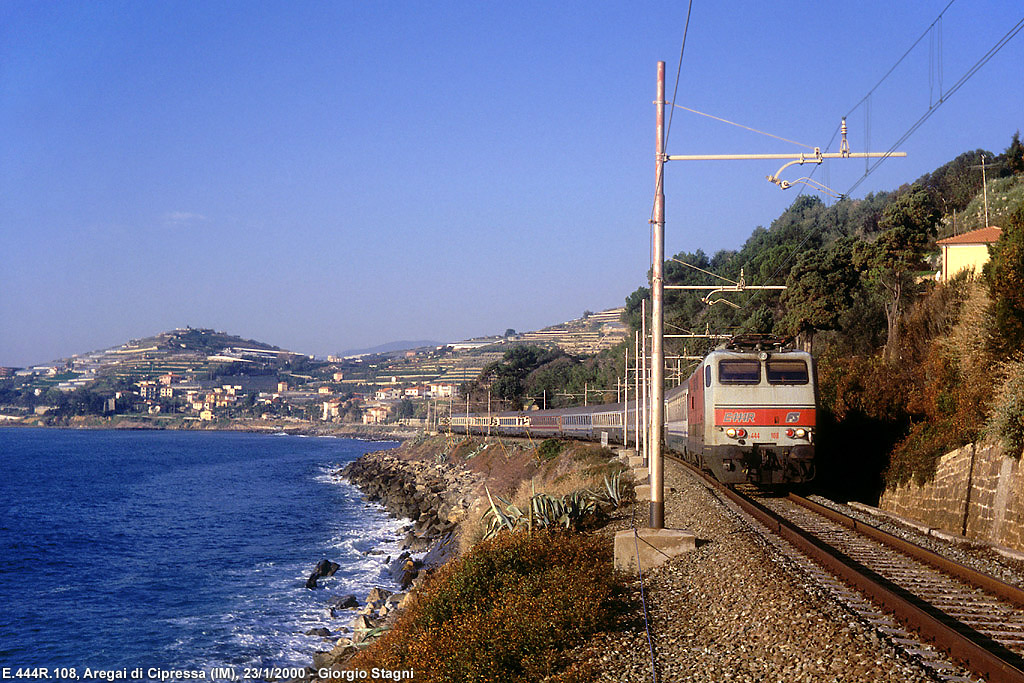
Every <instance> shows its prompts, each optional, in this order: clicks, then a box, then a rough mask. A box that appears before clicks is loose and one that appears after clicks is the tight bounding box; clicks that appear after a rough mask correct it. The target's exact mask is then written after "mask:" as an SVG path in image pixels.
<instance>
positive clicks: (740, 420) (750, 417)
mask: <svg viewBox="0 0 1024 683" xmlns="http://www.w3.org/2000/svg"><path fill="white" fill-rule="evenodd" d="M755 418H756V413H725V414H724V415H723V416H722V422H724V423H725V424H750V423H752V422H753V421H754V420H755Z"/></svg>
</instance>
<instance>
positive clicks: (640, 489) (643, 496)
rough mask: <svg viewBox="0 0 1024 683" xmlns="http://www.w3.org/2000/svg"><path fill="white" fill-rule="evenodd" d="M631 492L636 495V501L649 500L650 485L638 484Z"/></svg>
mask: <svg viewBox="0 0 1024 683" xmlns="http://www.w3.org/2000/svg"><path fill="white" fill-rule="evenodd" d="M633 491H634V492H635V493H636V499H637V500H650V499H651V485H650V484H640V485H639V486H637V487H635V488H634V489H633Z"/></svg>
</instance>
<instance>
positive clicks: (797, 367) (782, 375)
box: [765, 359, 808, 384]
mask: <svg viewBox="0 0 1024 683" xmlns="http://www.w3.org/2000/svg"><path fill="white" fill-rule="evenodd" d="M765 370H766V374H767V375H768V382H769V383H770V384H807V382H808V377H807V363H805V362H804V361H802V360H792V359H787V360H777V359H772V360H769V361H768V362H767V363H765Z"/></svg>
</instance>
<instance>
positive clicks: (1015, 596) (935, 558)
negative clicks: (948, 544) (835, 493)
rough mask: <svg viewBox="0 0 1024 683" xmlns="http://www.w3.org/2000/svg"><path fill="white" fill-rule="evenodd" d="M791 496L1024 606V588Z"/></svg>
mask: <svg viewBox="0 0 1024 683" xmlns="http://www.w3.org/2000/svg"><path fill="white" fill-rule="evenodd" d="M789 499H790V500H791V501H793V502H794V503H796V504H797V505H800V506H803V507H805V508H807V509H808V510H811V511H813V512H816V513H818V514H819V515H821V516H822V517H827V518H828V519H830V520H832V521H833V522H835V523H836V524H841V525H842V526H845V527H846V528H848V529H852V530H854V531H856V532H857V533H860V534H863V535H865V536H867V537H869V538H871V539H873V540H875V541H878V542H879V543H883V544H885V545H888V546H890V547H892V548H895V549H896V550H898V551H900V552H901V553H904V554H906V555H910V556H911V557H913V558H914V559H916V560H920V561H921V562H924V563H925V564H930V565H931V566H933V567H935V568H936V569H938V570H940V571H943V572H945V573H947V574H949V575H951V576H955V577H956V578H958V579H962V580H964V581H966V582H967V583H969V584H972V585H974V586H977V587H978V588H983V589H985V590H987V591H988V592H990V593H993V594H995V595H998V596H999V597H1001V598H1002V599H1003V600H1006V601H1008V602H1012V603H1013V604H1015V605H1017V606H1018V607H1024V590H1021V589H1020V588H1017V587H1016V586H1012V585H1010V584H1008V583H1004V582H1002V581H1000V580H999V579H997V578H995V577H994V576H990V575H989V574H984V573H982V572H979V571H977V570H975V569H971V568H970V567H967V566H965V565H963V564H960V563H959V562H954V561H953V560H950V559H948V558H945V557H943V556H942V555H938V554H936V553H933V552H932V551H931V550H928V549H927V548H922V547H921V546H919V545H917V544H916V543H911V542H910V541H907V540H905V539H902V538H900V537H898V536H893V535H892V534H890V533H887V532H885V531H882V530H881V529H879V528H878V527H874V526H871V525H870V524H866V523H864V522H861V521H860V520H857V519H854V518H853V517H849V516H847V515H844V514H843V513H841V512H837V511H835V510H833V509H831V508H828V507H825V506H824V505H820V504H818V503H815V502H814V501H812V500H808V499H806V498H804V497H802V496H798V495H796V494H795V493H790V494H789Z"/></svg>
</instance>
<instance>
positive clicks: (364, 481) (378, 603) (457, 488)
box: [296, 450, 483, 681]
mask: <svg viewBox="0 0 1024 683" xmlns="http://www.w3.org/2000/svg"><path fill="white" fill-rule="evenodd" d="M400 452H401V451H399V450H386V451H375V452H372V453H367V454H365V455H363V456H362V457H360V458H359V459H357V460H354V461H353V462H351V463H349V464H348V465H346V466H345V467H344V468H341V469H339V470H337V471H336V472H334V473H333V474H334V475H335V476H337V477H340V478H343V479H345V480H347V481H348V482H350V483H351V484H353V485H354V486H356V487H358V488H359V489H360V490H361V491H362V492H363V493H364V495H365V497H366V499H367V500H368V501H372V502H377V503H380V504H381V505H382V506H383V507H384V508H385V509H386V510H387V511H388V513H390V514H391V515H394V516H395V517H398V518H405V519H410V520H413V522H412V523H411V524H408V525H406V526H405V527H404V528H403V531H404V533H405V538H404V539H403V541H402V549H401V552H400V554H399V555H398V556H397V557H394V558H392V557H388V558H387V560H386V561H385V564H387V566H388V570H387V571H388V575H389V576H390V577H391V578H392V579H393V580H394V582H395V583H396V584H397V585H398V586H400V588H401V590H400V591H396V592H393V591H391V590H389V589H386V588H384V587H375V588H373V589H371V590H370V592H369V593H368V594H367V595H366V596H365V598H364V599H363V600H362V601H361V602H360V601H359V599H358V598H357V597H356V596H354V595H343V596H335V597H333V598H331V599H330V600H329V601H328V603H327V605H326V608H327V610H328V612H329V613H330V614H331V616H332V617H335V616H341V614H340V613H342V612H345V611H349V610H353V609H355V610H356V613H355V617H354V618H353V619H352V621H351V622H350V624H349V628H350V629H351V631H352V635H351V637H342V638H338V639H336V640H335V641H334V646H333V647H332V648H331V649H330V650H320V651H317V652H315V653H314V655H313V664H312V667H311V668H310V669H308V673H309V674H310V675H309V676H307V677H305V678H303V679H296V680H305V681H308V680H311V678H312V679H313V680H315V679H316V678H317V674H318V672H321V671H323V670H325V669H332V668H335V667H339V666H341V665H342V664H343V663H344V662H346V661H347V660H348V659H349V658H351V657H352V655H354V654H355V653H356V652H357V651H358V647H359V645H360V644H362V643H363V642H364V641H365V640H368V639H370V638H373V637H374V636H375V635H376V634H378V633H380V632H381V630H382V629H384V628H386V627H387V626H389V625H390V624H391V623H392V622H393V621H394V619H395V618H396V617H397V614H398V612H399V611H400V610H401V609H402V608H403V607H404V606H405V605H406V604H408V602H409V601H410V600H411V599H412V597H413V596H414V595H415V592H416V590H417V589H418V588H419V586H420V585H421V584H422V583H423V581H424V580H425V578H426V576H427V574H428V573H429V572H430V571H431V570H433V569H435V568H437V567H439V566H441V565H443V564H444V563H445V562H447V561H448V559H449V558H451V557H453V556H454V555H456V554H457V553H458V549H459V540H458V524H459V522H461V521H462V520H463V519H465V518H466V517H467V515H468V514H469V511H470V509H471V508H472V507H473V506H474V505H475V504H476V503H477V500H478V493H479V489H480V486H481V485H482V481H483V476H482V475H480V474H474V473H472V472H469V471H467V470H465V469H462V468H458V467H456V466H454V465H452V464H450V463H448V462H447V461H441V460H435V461H428V460H423V459H415V458H411V457H400V455H399V453H400ZM332 564H333V563H331V562H329V561H322V562H320V563H319V564H318V565H317V566H316V568H315V569H314V570H313V573H312V574H311V575H310V577H309V579H308V581H307V588H310V587H315V586H316V582H317V580H318V579H319V578H321V577H326V576H330V575H331V574H332V573H333V571H331V569H332V568H331V565H332ZM336 567H337V565H334V568H335V570H336ZM309 635H320V636H322V637H324V638H325V640H328V642H329V640H330V639H332V634H331V632H330V631H329V630H328V629H326V628H323V629H314V630H312V631H310V632H309Z"/></svg>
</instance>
